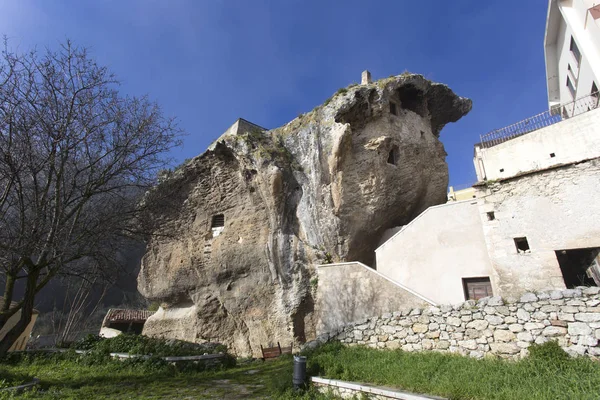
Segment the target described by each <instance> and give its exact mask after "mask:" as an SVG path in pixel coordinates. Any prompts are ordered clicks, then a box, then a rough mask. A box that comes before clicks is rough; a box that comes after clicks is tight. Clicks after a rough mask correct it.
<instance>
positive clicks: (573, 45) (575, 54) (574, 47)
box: [570, 36, 581, 67]
mask: <svg viewBox="0 0 600 400" xmlns="http://www.w3.org/2000/svg"><path fill="white" fill-rule="evenodd" d="M570 50H571V53H573V57H575V60H576V61H577V66H578V67H579V64H580V63H581V52H580V51H579V47H577V43H575V39H573V36H571V46H570Z"/></svg>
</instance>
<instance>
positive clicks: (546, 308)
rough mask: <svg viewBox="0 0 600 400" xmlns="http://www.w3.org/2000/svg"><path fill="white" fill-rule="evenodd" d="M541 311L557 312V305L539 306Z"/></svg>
mask: <svg viewBox="0 0 600 400" xmlns="http://www.w3.org/2000/svg"><path fill="white" fill-rule="evenodd" d="M540 311H541V312H545V313H550V312H558V311H559V310H558V307H557V306H555V305H551V304H547V305H545V306H542V307H540Z"/></svg>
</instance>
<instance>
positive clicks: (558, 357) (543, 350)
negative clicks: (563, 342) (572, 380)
mask: <svg viewBox="0 0 600 400" xmlns="http://www.w3.org/2000/svg"><path fill="white" fill-rule="evenodd" d="M529 358H530V359H531V360H534V361H550V362H553V363H557V364H559V363H563V362H565V361H568V360H569V359H570V358H571V357H570V356H569V354H567V352H566V351H564V350H563V349H562V347H560V345H559V344H558V342H556V341H554V340H551V341H548V342H546V343H544V344H533V345H531V346H529Z"/></svg>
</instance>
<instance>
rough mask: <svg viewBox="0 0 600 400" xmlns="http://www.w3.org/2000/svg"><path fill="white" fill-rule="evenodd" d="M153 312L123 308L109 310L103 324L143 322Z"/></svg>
mask: <svg viewBox="0 0 600 400" xmlns="http://www.w3.org/2000/svg"><path fill="white" fill-rule="evenodd" d="M154 313H155V311H148V310H128V309H123V308H111V309H110V310H108V312H107V313H106V317H104V321H105V322H144V321H146V320H147V319H148V318H150V316H152V314H154Z"/></svg>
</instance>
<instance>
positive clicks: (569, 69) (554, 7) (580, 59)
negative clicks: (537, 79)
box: [544, 0, 600, 108]
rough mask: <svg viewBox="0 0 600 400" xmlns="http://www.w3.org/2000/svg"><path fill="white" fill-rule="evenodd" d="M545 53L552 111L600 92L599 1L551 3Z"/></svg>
mask: <svg viewBox="0 0 600 400" xmlns="http://www.w3.org/2000/svg"><path fill="white" fill-rule="evenodd" d="M544 50H545V58H546V78H547V82H548V104H549V107H550V108H552V107H553V106H555V105H557V104H564V103H567V102H570V101H572V100H574V99H578V98H582V97H585V96H588V95H589V94H590V93H592V87H594V88H596V89H595V91H596V92H597V88H598V87H599V84H600V1H597V0H549V5H548V17H547V20H546V36H545V39H544ZM568 82H570V83H568ZM593 85H595V86H593Z"/></svg>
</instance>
